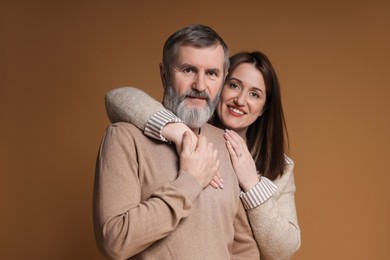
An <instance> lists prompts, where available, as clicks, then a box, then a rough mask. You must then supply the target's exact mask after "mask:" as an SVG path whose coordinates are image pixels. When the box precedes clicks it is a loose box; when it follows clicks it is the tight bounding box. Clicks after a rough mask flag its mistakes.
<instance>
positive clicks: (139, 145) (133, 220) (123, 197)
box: [94, 123, 259, 259]
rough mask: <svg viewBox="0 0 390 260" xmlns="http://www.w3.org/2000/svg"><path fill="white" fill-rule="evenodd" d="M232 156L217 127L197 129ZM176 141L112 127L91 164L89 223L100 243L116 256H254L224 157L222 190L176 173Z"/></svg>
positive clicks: (225, 155) (131, 128)
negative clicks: (92, 183)
mask: <svg viewBox="0 0 390 260" xmlns="http://www.w3.org/2000/svg"><path fill="white" fill-rule="evenodd" d="M201 131H202V134H203V135H205V136H206V137H207V138H208V140H215V144H214V147H215V148H216V149H218V151H219V154H218V157H219V160H220V161H221V162H225V161H228V160H229V155H228V153H227V151H226V149H225V146H224V141H223V137H222V130H220V129H217V128H215V127H213V126H211V125H206V126H204V127H202V130H201ZM178 165H179V162H178V157H177V153H176V151H175V148H174V146H173V145H167V144H165V143H162V142H156V141H154V140H152V139H150V138H147V137H145V136H144V135H143V133H142V132H141V131H140V130H139V129H137V128H136V127H135V126H133V125H131V124H128V123H116V124H113V125H110V126H109V127H108V128H107V130H106V133H105V135H104V138H103V141H102V144H101V147H100V151H99V155H98V160H97V166H96V178H95V189H94V227H95V234H96V239H97V244H98V246H99V248H100V250H101V252H102V253H103V254H104V255H107V256H108V257H110V258H114V259H258V258H259V251H258V247H257V245H256V242H255V240H254V239H253V235H252V232H251V228H250V226H249V223H248V219H247V216H246V214H245V210H244V208H243V206H242V204H241V202H240V200H239V192H240V190H239V188H238V181H237V179H236V176H235V174H234V171H233V169H232V167H231V166H230V164H229V163H223V164H222V165H221V167H220V172H221V174H222V177H223V179H224V185H225V187H224V189H223V190H221V189H214V188H212V187H210V186H208V187H206V188H205V189H202V187H201V185H200V184H199V183H198V182H197V181H196V180H195V179H194V178H193V177H192V176H191V175H189V174H184V173H182V174H179V169H178Z"/></svg>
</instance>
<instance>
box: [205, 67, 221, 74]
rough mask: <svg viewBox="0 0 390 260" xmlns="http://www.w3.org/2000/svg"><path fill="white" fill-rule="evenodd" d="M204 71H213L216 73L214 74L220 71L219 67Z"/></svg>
mask: <svg viewBox="0 0 390 260" xmlns="http://www.w3.org/2000/svg"><path fill="white" fill-rule="evenodd" d="M206 71H207V72H214V73H216V74H219V73H220V69H218V68H211V69H207V70H206Z"/></svg>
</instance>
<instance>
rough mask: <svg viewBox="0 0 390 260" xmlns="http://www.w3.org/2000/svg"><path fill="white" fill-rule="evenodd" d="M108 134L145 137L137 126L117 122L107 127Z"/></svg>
mask: <svg viewBox="0 0 390 260" xmlns="http://www.w3.org/2000/svg"><path fill="white" fill-rule="evenodd" d="M106 131H107V132H120V133H122V134H124V135H128V136H144V135H143V132H142V131H141V130H139V129H138V128H137V127H136V126H135V125H133V124H131V123H127V122H116V123H112V124H110V125H108V126H107V130H106Z"/></svg>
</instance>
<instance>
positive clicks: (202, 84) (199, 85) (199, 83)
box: [192, 73, 207, 92]
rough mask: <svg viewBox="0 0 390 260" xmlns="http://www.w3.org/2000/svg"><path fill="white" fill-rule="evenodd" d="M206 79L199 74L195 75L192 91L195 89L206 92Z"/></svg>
mask: <svg viewBox="0 0 390 260" xmlns="http://www.w3.org/2000/svg"><path fill="white" fill-rule="evenodd" d="M205 80H206V77H205V76H204V75H202V74H201V73H199V74H197V75H196V77H195V78H194V82H193V83H192V89H196V90H198V91H199V92H203V91H205V90H206V88H207V87H206V86H207V85H206V81H205Z"/></svg>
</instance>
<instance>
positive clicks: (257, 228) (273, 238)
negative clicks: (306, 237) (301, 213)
mask: <svg viewBox="0 0 390 260" xmlns="http://www.w3.org/2000/svg"><path fill="white" fill-rule="evenodd" d="M289 161H290V164H288V165H287V168H286V171H285V173H284V174H283V176H282V177H280V178H279V179H277V180H275V184H276V185H277V186H278V190H277V192H275V194H274V195H273V196H271V197H270V198H269V199H268V200H267V201H265V202H264V203H262V204H260V205H259V206H258V207H256V208H253V209H248V210H247V215H248V218H249V222H250V223H251V227H252V231H253V235H254V236H255V239H256V242H257V244H258V246H259V248H260V252H261V259H266V260H271V259H290V258H291V257H292V255H293V254H294V253H295V252H296V251H297V250H298V249H299V247H300V243H301V233H300V229H299V226H298V220H297V213H296V208H295V199H294V196H295V183H294V174H293V167H294V165H293V163H292V161H291V160H289Z"/></svg>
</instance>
